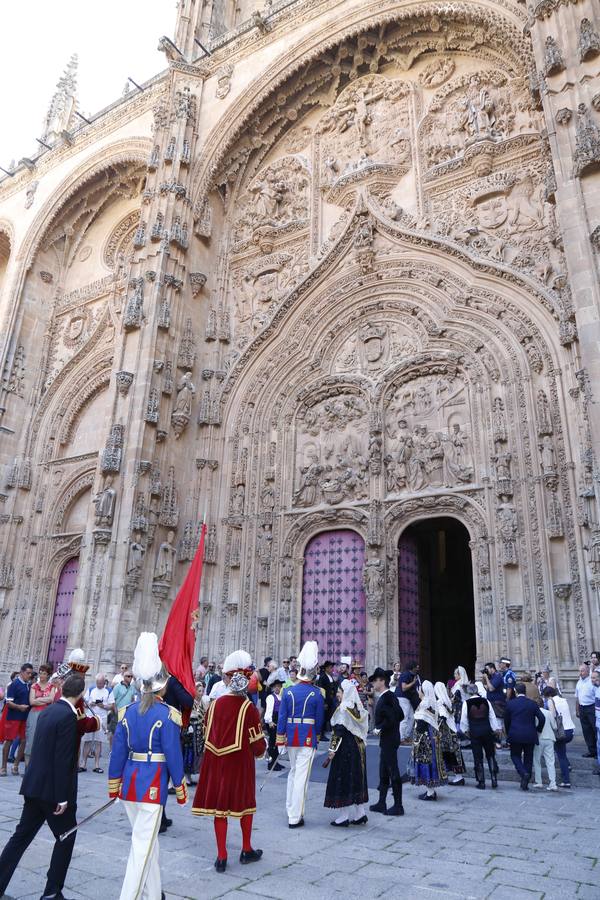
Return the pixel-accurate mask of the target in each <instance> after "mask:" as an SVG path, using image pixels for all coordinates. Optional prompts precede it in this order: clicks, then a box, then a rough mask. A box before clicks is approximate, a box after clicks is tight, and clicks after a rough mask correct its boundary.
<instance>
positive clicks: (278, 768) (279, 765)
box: [273, 763, 285, 772]
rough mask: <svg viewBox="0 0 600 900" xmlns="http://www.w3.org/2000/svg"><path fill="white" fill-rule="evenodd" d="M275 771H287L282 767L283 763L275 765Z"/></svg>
mask: <svg viewBox="0 0 600 900" xmlns="http://www.w3.org/2000/svg"><path fill="white" fill-rule="evenodd" d="M273 769H274V771H275V772H283V770H284V769H285V766H282V765H281V763H275V765H274V766H273Z"/></svg>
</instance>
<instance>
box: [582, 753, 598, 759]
mask: <svg viewBox="0 0 600 900" xmlns="http://www.w3.org/2000/svg"><path fill="white" fill-rule="evenodd" d="M581 755H582V757H583V759H595V758H596V754H595V753H582V754H581Z"/></svg>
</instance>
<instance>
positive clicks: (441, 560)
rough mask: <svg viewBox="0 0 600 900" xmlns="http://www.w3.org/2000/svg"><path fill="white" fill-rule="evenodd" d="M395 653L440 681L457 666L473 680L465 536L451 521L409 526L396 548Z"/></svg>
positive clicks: (468, 554)
mask: <svg viewBox="0 0 600 900" xmlns="http://www.w3.org/2000/svg"><path fill="white" fill-rule="evenodd" d="M398 578H399V584H398V614H399V652H400V659H401V661H402V664H403V665H407V664H409V663H410V662H412V661H413V660H415V661H416V660H418V661H419V663H420V666H421V674H422V676H423V677H427V678H431V680H433V681H443V682H444V683H445V682H446V681H448V679H449V678H451V677H452V673H453V672H454V669H455V668H456V666H457V665H462V666H464V667H465V668H466V670H467V672H468V674H469V676H470V677H472V676H473V673H474V668H475V660H476V656H477V647H476V641H475V608H474V603H473V572H472V567H471V550H470V547H469V533H468V531H467V529H466V528H465V527H464V525H462V523H461V522H458V521H457V520H456V519H451V518H446V517H443V518H437V519H428V520H426V521H423V522H415V524H414V525H410V526H409V527H408V528H407V529H406V531H404V532H403V534H402V536H401V538H400V541H399V544H398Z"/></svg>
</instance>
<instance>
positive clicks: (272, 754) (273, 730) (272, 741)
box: [268, 725, 279, 769]
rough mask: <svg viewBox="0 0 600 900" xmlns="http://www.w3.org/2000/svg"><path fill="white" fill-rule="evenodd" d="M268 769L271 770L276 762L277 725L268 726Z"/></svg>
mask: <svg viewBox="0 0 600 900" xmlns="http://www.w3.org/2000/svg"><path fill="white" fill-rule="evenodd" d="M268 728H269V744H268V752H269V769H272V768H273V766H274V765H275V763H276V762H277V757H278V756H279V751H278V750H277V725H269V726H268Z"/></svg>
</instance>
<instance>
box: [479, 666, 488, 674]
mask: <svg viewBox="0 0 600 900" xmlns="http://www.w3.org/2000/svg"><path fill="white" fill-rule="evenodd" d="M479 674H480V675H489V674H490V673H489V672H488V670H487V666H484V667H483V669H481V671H480V673H479Z"/></svg>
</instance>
